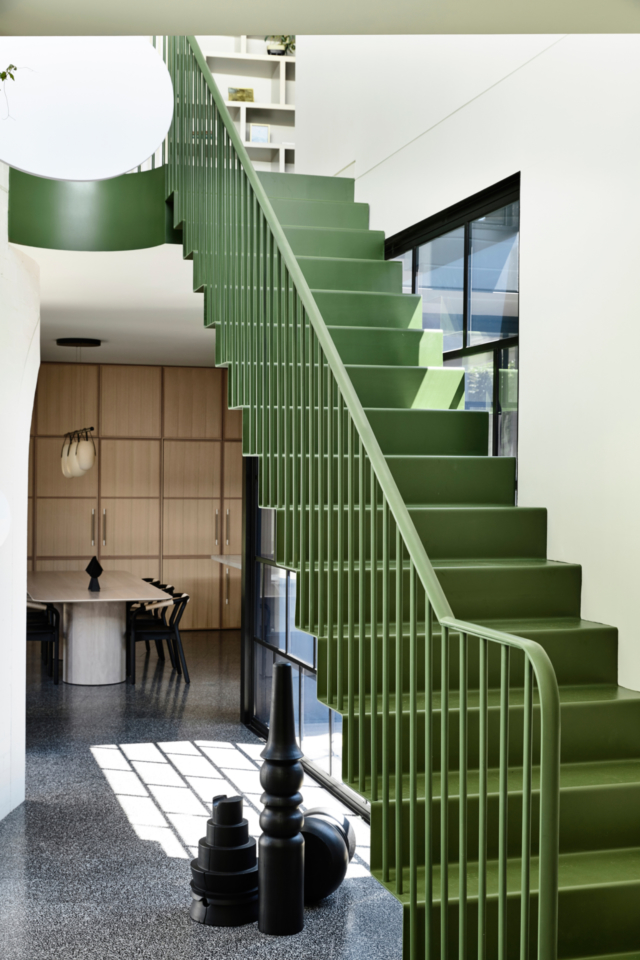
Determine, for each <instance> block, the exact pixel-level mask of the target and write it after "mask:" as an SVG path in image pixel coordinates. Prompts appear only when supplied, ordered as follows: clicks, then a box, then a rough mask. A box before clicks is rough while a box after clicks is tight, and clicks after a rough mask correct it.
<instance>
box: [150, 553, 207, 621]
mask: <svg viewBox="0 0 640 960" xmlns="http://www.w3.org/2000/svg"><path fill="white" fill-rule="evenodd" d="M162 580H163V582H164V583H171V584H173V586H174V587H175V589H176V591H178V592H180V593H188V594H189V603H188V604H187V608H186V610H185V612H184V615H183V617H182V621H181V623H180V629H181V630H219V629H220V564H219V563H218V562H217V561H216V560H204V559H202V560H163V561H162Z"/></svg>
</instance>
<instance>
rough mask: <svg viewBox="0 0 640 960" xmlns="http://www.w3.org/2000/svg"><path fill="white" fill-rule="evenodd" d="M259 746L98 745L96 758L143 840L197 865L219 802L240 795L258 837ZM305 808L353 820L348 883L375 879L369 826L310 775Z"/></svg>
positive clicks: (181, 743)
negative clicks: (371, 872) (217, 798)
mask: <svg viewBox="0 0 640 960" xmlns="http://www.w3.org/2000/svg"><path fill="white" fill-rule="evenodd" d="M263 749H264V745H263V744H259V743H226V742H221V741H214V740H196V741H194V742H193V743H192V742H191V741H187V740H180V741H175V742H170V743H123V744H100V745H97V746H95V747H91V753H92V754H93V757H94V759H95V761H96V763H97V764H98V766H99V767H100V769H101V770H102V773H103V774H104V777H105V779H106V781H107V783H108V784H109V786H110V787H111V789H112V791H113V793H114V794H115V796H116V798H117V800H118V803H119V804H120V806H121V807H122V810H123V812H124V814H125V816H126V817H127V820H128V821H129V823H130V824H131V826H132V827H133V829H134V831H135V833H136V836H137V837H138V838H139V839H140V840H147V841H151V842H153V843H157V844H159V845H160V847H161V848H162V850H163V851H164V852H165V854H166V855H167V856H168V857H174V858H181V859H185V860H186V859H189V860H190V859H191V858H192V857H197V855H198V841H199V840H200V838H201V837H203V836H204V834H205V832H206V823H207V820H208V819H209V817H210V816H211V801H212V799H213V797H214V796H217V795H219V794H227V796H233V795H236V794H241V795H242V796H243V797H244V813H245V816H246V818H247V820H248V821H249V832H250V834H251V836H254V837H256V838H257V837H259V836H260V832H261V831H260V823H259V817H260V811H261V810H262V804H261V803H260V796H261V794H262V787H261V786H260V766H261V764H262V760H261V758H260V753H261V752H262V750H263ZM302 795H303V804H302V809H303V810H311V809H313V808H314V807H324V808H328V809H331V810H334V811H335V812H336V813H341V814H347V815H348V816H349V818H350V820H351V821H352V823H353V826H354V829H355V831H356V842H357V846H356V854H355V856H354V858H353V861H352V862H351V863H350V864H349V871H348V873H347V877H362V876H368V874H369V870H368V867H369V855H370V846H369V826H368V824H366V823H365V822H364V821H363V820H361V819H360V817H357V816H355V815H354V814H352V813H351V812H350V811H349V810H348V809H347V808H346V807H344V806H343V805H342V804H341V803H340V802H339V801H338V800H336V798H335V797H333V796H332V795H331V794H330V793H328V792H327V791H326V790H324V789H323V788H322V787H321V786H319V785H318V784H317V783H315V781H313V780H311V779H310V778H309V777H307V776H306V775H305V780H304V783H303V786H302Z"/></svg>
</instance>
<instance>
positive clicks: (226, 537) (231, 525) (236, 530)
mask: <svg viewBox="0 0 640 960" xmlns="http://www.w3.org/2000/svg"><path fill="white" fill-rule="evenodd" d="M214 552H219V553H236V554H239V553H242V500H225V501H224V502H223V504H222V550H220V551H214Z"/></svg>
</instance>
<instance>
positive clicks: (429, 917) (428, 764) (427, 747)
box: [424, 591, 433, 960]
mask: <svg viewBox="0 0 640 960" xmlns="http://www.w3.org/2000/svg"><path fill="white" fill-rule="evenodd" d="M424 816H425V820H424V955H425V960H431V931H432V926H433V922H432V921H433V829H432V823H433V614H432V610H431V604H430V603H429V600H428V597H427V595H426V591H425V598H424Z"/></svg>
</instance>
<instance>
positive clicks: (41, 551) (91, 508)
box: [35, 497, 99, 557]
mask: <svg viewBox="0 0 640 960" xmlns="http://www.w3.org/2000/svg"><path fill="white" fill-rule="evenodd" d="M35 508H36V518H35V523H36V554H37V556H38V557H91V556H93V555H94V554H97V553H98V529H99V528H98V504H97V501H96V500H93V499H89V498H86V499H80V498H78V499H67V498H64V499H60V498H58V497H39V498H38V499H37V500H36V504H35Z"/></svg>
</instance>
